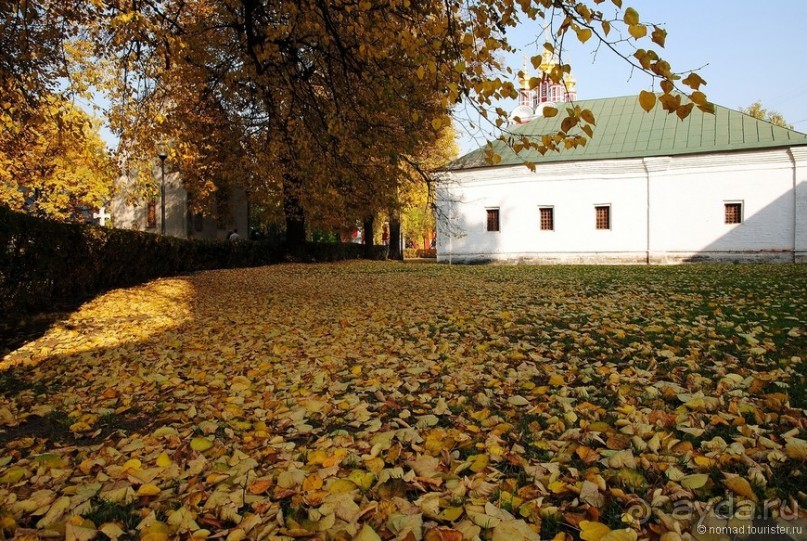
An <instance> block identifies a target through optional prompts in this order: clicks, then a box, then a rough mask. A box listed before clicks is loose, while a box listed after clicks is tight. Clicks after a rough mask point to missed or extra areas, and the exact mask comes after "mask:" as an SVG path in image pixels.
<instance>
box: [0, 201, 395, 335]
mask: <svg viewBox="0 0 807 541" xmlns="http://www.w3.org/2000/svg"><path fill="white" fill-rule="evenodd" d="M0 248H2V250H1V251H0V320H3V319H13V318H14V317H15V316H19V315H22V314H26V313H33V312H36V311H41V310H44V309H47V308H49V307H51V306H54V305H60V304H70V303H74V302H77V301H80V300H83V299H86V298H88V297H90V296H92V295H95V294H97V293H99V292H102V291H106V290H109V289H114V288H117V287H125V286H130V285H134V284H139V283H142V282H145V281H148V280H151V279H154V278H158V277H162V276H175V275H178V274H186V273H190V272H194V271H199V270H210V269H219V268H235V267H252V266H259V265H268V264H273V263H279V262H282V261H305V262H313V261H336V260H342V259H357V258H360V257H362V256H363V255H364V248H365V247H364V246H362V245H357V244H325V243H308V244H306V245H304V246H302V247H300V248H298V249H296V250H294V251H293V252H290V251H289V250H287V249H286V247H285V246H284V245H282V244H279V243H277V242H273V241H241V242H236V243H232V242H226V241H201V240H184V239H177V238H173V237H164V236H159V235H155V234H152V233H144V232H140V231H129V230H124V229H110V228H105V227H99V226H96V225H90V224H75V223H63V222H55V221H51V220H45V219H42V218H37V217H33V216H29V215H26V214H20V213H17V212H12V211H11V210H9V209H8V208H5V207H0ZM385 257H386V247H377V248H375V249H374V250H373V258H374V259H383V258H385Z"/></svg>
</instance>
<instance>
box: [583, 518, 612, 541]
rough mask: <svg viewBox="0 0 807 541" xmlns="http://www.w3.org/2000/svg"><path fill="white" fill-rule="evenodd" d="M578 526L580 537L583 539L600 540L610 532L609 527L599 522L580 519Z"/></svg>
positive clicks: (587, 540)
mask: <svg viewBox="0 0 807 541" xmlns="http://www.w3.org/2000/svg"><path fill="white" fill-rule="evenodd" d="M579 526H580V539H583V540H584V541H600V540H601V539H602V538H603V537H605V536H606V535H607V534H608V533H610V532H611V528H609V527H608V526H606V525H605V524H603V523H601V522H593V521H589V520H581V521H580V524H579Z"/></svg>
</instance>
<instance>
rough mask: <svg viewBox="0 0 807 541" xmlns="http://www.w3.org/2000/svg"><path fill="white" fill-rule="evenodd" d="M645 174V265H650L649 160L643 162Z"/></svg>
mask: <svg viewBox="0 0 807 541" xmlns="http://www.w3.org/2000/svg"><path fill="white" fill-rule="evenodd" d="M642 164H643V165H644V174H645V229H646V231H645V243H646V245H645V264H647V265H650V168H649V167H647V159H644V160H642Z"/></svg>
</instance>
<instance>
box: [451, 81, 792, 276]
mask: <svg viewBox="0 0 807 541" xmlns="http://www.w3.org/2000/svg"><path fill="white" fill-rule="evenodd" d="M522 101H523V100H522ZM547 101H548V100H547ZM576 104H578V105H580V106H581V107H582V108H588V109H590V110H591V111H592V112H593V113H594V116H595V118H596V122H597V124H596V127H595V130H594V136H593V137H592V138H591V139H590V140H589V141H588V143H587V144H586V145H585V146H581V147H578V148H575V149H565V150H561V151H559V152H556V153H553V152H547V153H546V154H545V155H541V154H539V153H538V152H537V151H534V150H530V151H522V152H520V153H518V154H516V153H514V152H513V151H512V150H511V149H510V148H509V147H508V146H507V145H506V144H505V143H504V142H502V141H497V142H494V143H492V148H493V150H494V151H495V152H496V153H498V154H499V155H500V156H501V162H499V163H498V164H496V165H490V164H489V163H487V162H486V161H485V148H486V147H482V148H480V149H477V150H475V151H473V152H471V153H470V154H467V155H465V156H463V157H461V158H459V159H458V160H456V161H455V162H453V163H451V164H449V165H448V166H447V167H446V177H447V178H446V179H445V180H444V181H443V183H442V184H441V186H440V188H439V189H438V193H437V204H438V225H437V239H438V241H437V259H438V261H439V262H445V263H448V262H453V263H474V262H478V263H482V262H497V261H500V262H535V263H648V264H654V263H660V264H664V263H678V262H694V261H746V260H747V261H782V262H791V261H796V262H804V261H807V135H805V134H802V133H798V132H796V131H793V130H788V129H785V128H782V127H779V126H774V125H772V124H770V123H768V122H765V121H762V120H757V119H755V118H752V117H750V116H748V115H745V114H742V113H740V112H738V111H734V110H731V109H727V108H725V107H720V106H716V110H715V114H707V113H703V112H701V111H699V110H698V109H697V108H695V109H694V110H693V111H692V113H691V114H690V116H689V117H687V118H686V119H685V120H683V121H682V120H680V119H679V118H678V117H677V116H676V115H668V114H667V113H666V112H665V111H663V110H662V109H661V107H660V106H657V107H656V108H655V109H653V110H652V111H651V112H649V113H645V112H644V111H643V110H642V108H641V107H640V106H639V102H638V98H637V97H636V96H629V97H620V98H605V99H596V100H587V101H578V102H576ZM531 105H533V104H532V103H530V104H525V103H522V104H521V105H519V107H518V108H517V109H518V110H519V111H520V112H518V113H517V114H518V116H520V117H522V118H520V119H518V120H520V121H522V123H520V124H518V125H516V126H514V127H512V130H513V132H514V133H515V134H516V135H517V136H528V137H540V136H541V135H544V134H554V133H556V132H557V131H558V130H559V129H560V123H561V121H562V119H563V117H564V116H565V113H564V112H563V106H562V105H560V106H559V107H558V108H559V109H560V113H559V114H558V115H556V116H555V117H553V118H546V117H543V116H541V111H542V109H543V106H544V105H545V104H542V103H538V104H537V107H536V108H535V109H534V110H532V111H530V112H532V113H533V114H532V115H526V114H525V112H526V109H528V108H530V106H531ZM521 109H523V111H522V110H521ZM525 117H532V118H531V119H529V118H525ZM524 120H527V121H526V122H523V121H524ZM525 161H531V162H534V163H535V164H536V168H535V171H534V172H533V171H530V169H528V168H527V167H526V166H524V165H523V163H524V162H525Z"/></svg>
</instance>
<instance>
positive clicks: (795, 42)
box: [457, 0, 807, 154]
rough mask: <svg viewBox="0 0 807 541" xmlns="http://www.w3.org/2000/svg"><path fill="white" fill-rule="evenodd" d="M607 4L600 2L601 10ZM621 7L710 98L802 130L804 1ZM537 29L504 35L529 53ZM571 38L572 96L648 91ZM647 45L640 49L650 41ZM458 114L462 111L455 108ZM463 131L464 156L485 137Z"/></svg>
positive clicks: (513, 62)
mask: <svg viewBox="0 0 807 541" xmlns="http://www.w3.org/2000/svg"><path fill="white" fill-rule="evenodd" d="M609 5H610V2H604V3H603V4H601V5H600V6H601V8H602V9H603V11H605V10H607V9H609V8H608V7H607V6H609ZM627 6H631V7H634V8H635V9H636V10H637V11H638V12H639V15H640V17H641V20H642V22H646V23H656V24H659V25H660V26H663V27H664V28H666V30H667V42H666V47H665V48H664V49H663V50H662V53H661V54H662V56H664V57H665V58H666V59H667V60H668V61H669V62H670V63H671V64H672V67H673V69H674V70H676V71H686V70H691V69H696V68H699V70H698V73H699V74H700V75H701V77H703V78H704V79H705V80H706V81H707V83H708V84H707V85H706V86H705V87H704V90H705V92H706V94H707V96H708V97H709V99H710V100H711V101H713V102H714V103H716V104H719V105H722V106H725V107H729V108H732V109H737V108H739V107H747V106H748V105H750V104H751V103H753V102H754V101H756V100H760V101H761V102H762V105H763V107H765V108H766V109H769V110H774V111H778V112H780V113H782V114H783V115H784V117H785V120H786V121H787V122H789V123H790V124H792V125H793V127H794V128H795V129H796V130H798V131H801V132H807V67H805V66H807V38H805V33H804V24H805V21H807V2H806V1H804V0H779V1H777V2H771V3H767V2H761V1H759V0H756V1H751V0H700V1H694V0H679V1H677V2H662V1H659V0H625V1H624V7H627ZM540 33H541V23H533V22H530V23H529V24H526V23H524V24H522V25H520V26H519V27H518V28H516V29H514V31H513V32H512V33H511V34H510V35H509V37H510V39H511V42H512V44H513V45H514V46H516V47H519V48H522V49H524V51H525V52H526V53H527V54H535V53H537V52H540V50H541V48H542V47H543V39H539V40H538V41H539V42H540V43H539V44H538V45H537V46H536V45H535V43H534V42H535V39H536V36H538V35H540ZM572 37H573V36H571V35H570V36H569V39H567V40H566V43H565V45H566V46H567V52H566V53H565V57H564V61H565V62H567V63H569V64H571V65H572V74H573V75H574V76H575V78H576V79H577V97H578V99H592V98H605V97H616V96H626V95H631V94H638V93H639V91H640V90H648V89H650V88H651V83H650V80H649V78H648V77H647V76H645V75H643V74H641V73H638V72H634V73H633V74H631V70H630V67H629V66H628V65H627V64H626V63H625V61H624V60H622V59H621V58H618V57H616V56H615V55H614V54H613V53H612V52H611V51H608V50H605V49H601V50H600V51H599V53H597V55H596V58H595V57H594V54H593V49H594V47H595V45H596V44H595V43H594V41H595V40H594V39H593V38H592V39H591V40H590V41H589V42H588V43H587V44H585V45H581V44H579V43H573V42H576V40H574V39H571V38H572ZM643 41H644V40H643ZM646 43H647V45H642V47H644V48H650V47H651V46H652V44H650V42H649V41H647V42H646ZM653 48H655V47H653ZM521 63H522V56H521V54H518V55H514V56H513V57H510V58H509V59H508V65H509V66H510V67H512V68H513V69H514V70H515V71H517V70H518V69H520V67H521ZM516 105H517V103H516V101H515V100H512V101H509V102H505V103H502V104H501V106H502V107H504V108H505V109H507V110H511V109H513V108H514V107H515V106H516ZM463 115H465V116H468V115H466V113H465V112H464V111H458V112H457V116H463ZM462 132H463V130H461V129H459V128H458V136H459V142H460V147H461V153H462V154H464V153H466V152H469V151H470V150H473V149H474V148H476V147H477V146H479V145H480V144H482V143H484V141H485V135H484V134H479V133H477V137H476V139H473V138H471V137H470V136H468V135H467V134H465V133H462Z"/></svg>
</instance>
